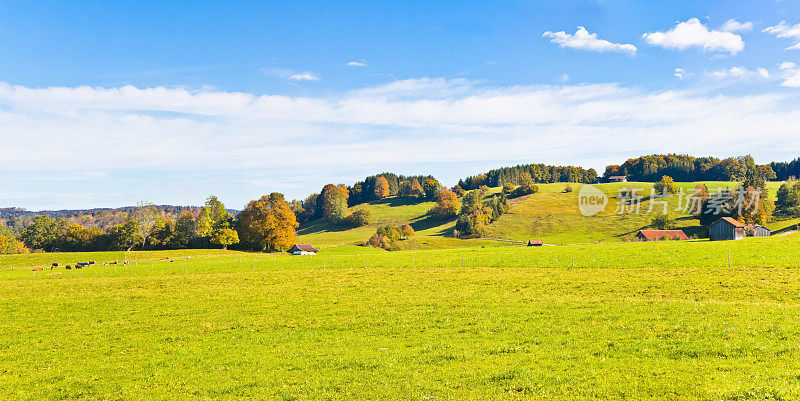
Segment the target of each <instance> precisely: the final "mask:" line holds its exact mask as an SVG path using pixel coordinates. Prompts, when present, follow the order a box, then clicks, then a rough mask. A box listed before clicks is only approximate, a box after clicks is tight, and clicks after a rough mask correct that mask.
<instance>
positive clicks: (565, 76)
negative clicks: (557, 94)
mask: <svg viewBox="0 0 800 401" xmlns="http://www.w3.org/2000/svg"><path fill="white" fill-rule="evenodd" d="M558 80H559V82H561V83H566V82H568V81H569V74H561V76H560V77H558Z"/></svg>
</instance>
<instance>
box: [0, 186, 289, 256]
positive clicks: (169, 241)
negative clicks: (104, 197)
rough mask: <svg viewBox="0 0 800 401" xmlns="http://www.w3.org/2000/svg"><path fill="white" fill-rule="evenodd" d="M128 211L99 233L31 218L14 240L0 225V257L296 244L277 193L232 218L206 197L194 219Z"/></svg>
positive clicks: (145, 209)
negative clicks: (121, 220) (37, 253)
mask: <svg viewBox="0 0 800 401" xmlns="http://www.w3.org/2000/svg"><path fill="white" fill-rule="evenodd" d="M128 210H129V212H127V213H126V215H125V218H124V221H123V222H121V223H119V224H116V225H113V226H110V227H108V228H107V229H105V230H102V229H100V228H97V227H84V226H83V225H81V224H79V223H76V222H69V221H68V220H67V219H65V218H62V217H56V218H53V217H50V216H48V215H37V216H35V217H33V220H32V222H31V223H30V224H28V225H26V226H25V227H24V228H22V230H21V231H20V233H19V235H14V233H13V232H12V231H11V230H9V229H8V227H7V226H5V225H0V253H20V252H27V251H45V252H54V251H64V252H66V251H70V252H81V251H106V250H122V251H130V250H162V249H186V248H208V247H221V248H224V249H227V247H228V246H237V247H238V248H240V249H252V250H258V251H281V250H285V249H288V248H289V247H291V246H292V245H293V244H294V243H295V242H296V241H297V238H296V229H297V227H298V225H299V224H298V223H297V220H296V219H295V215H294V212H292V210H291V208H290V206H289V203H288V202H286V200H285V199H284V196H283V194H280V193H277V192H275V193H272V194H270V195H268V196H263V197H262V198H260V199H258V200H253V201H251V202H250V203H248V205H247V207H246V208H245V209H244V210H243V211H241V212H240V213H239V214H238V215H237V216H236V218H234V216H233V215H232V214H231V213H230V212H229V211H228V210H227V209H226V208H225V205H223V203H222V202H221V201H220V200H219V199H218V198H217V197H216V196H211V197H209V198H208V199H207V200H206V202H205V205H204V206H203V207H202V208H199V209H198V212H197V213H194V214H193V213H191V212H189V211H184V212H182V213H181V214H180V215H179V216H177V217H175V218H171V217H170V216H169V214H167V213H165V211H164V210H163V209H159V208H157V207H156V206H154V205H152V204H147V203H142V204H139V205H137V206H136V207H131V208H129V209H128Z"/></svg>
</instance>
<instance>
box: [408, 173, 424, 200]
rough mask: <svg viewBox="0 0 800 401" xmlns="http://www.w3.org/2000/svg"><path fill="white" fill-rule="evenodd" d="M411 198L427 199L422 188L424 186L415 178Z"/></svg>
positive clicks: (412, 182)
mask: <svg viewBox="0 0 800 401" xmlns="http://www.w3.org/2000/svg"><path fill="white" fill-rule="evenodd" d="M410 195H411V196H414V197H417V198H424V197H425V190H424V189H423V188H422V185H420V184H419V180H418V179H416V178H414V179H413V180H411V192H410Z"/></svg>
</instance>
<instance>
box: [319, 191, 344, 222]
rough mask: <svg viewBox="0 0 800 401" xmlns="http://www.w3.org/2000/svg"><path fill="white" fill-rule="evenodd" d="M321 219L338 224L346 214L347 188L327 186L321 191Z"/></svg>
mask: <svg viewBox="0 0 800 401" xmlns="http://www.w3.org/2000/svg"><path fill="white" fill-rule="evenodd" d="M320 197H321V199H322V217H323V218H325V220H328V221H330V222H331V223H339V222H341V221H342V219H343V218H344V216H345V213H347V198H348V191H347V188H343V187H342V186H336V185H332V184H328V185H326V186H325V188H323V189H322V194H321V195H320Z"/></svg>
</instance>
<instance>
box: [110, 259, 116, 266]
mask: <svg viewBox="0 0 800 401" xmlns="http://www.w3.org/2000/svg"><path fill="white" fill-rule="evenodd" d="M109 264H110V265H115V264H117V261H116V260H115V261H113V262H111V263H109Z"/></svg>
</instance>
